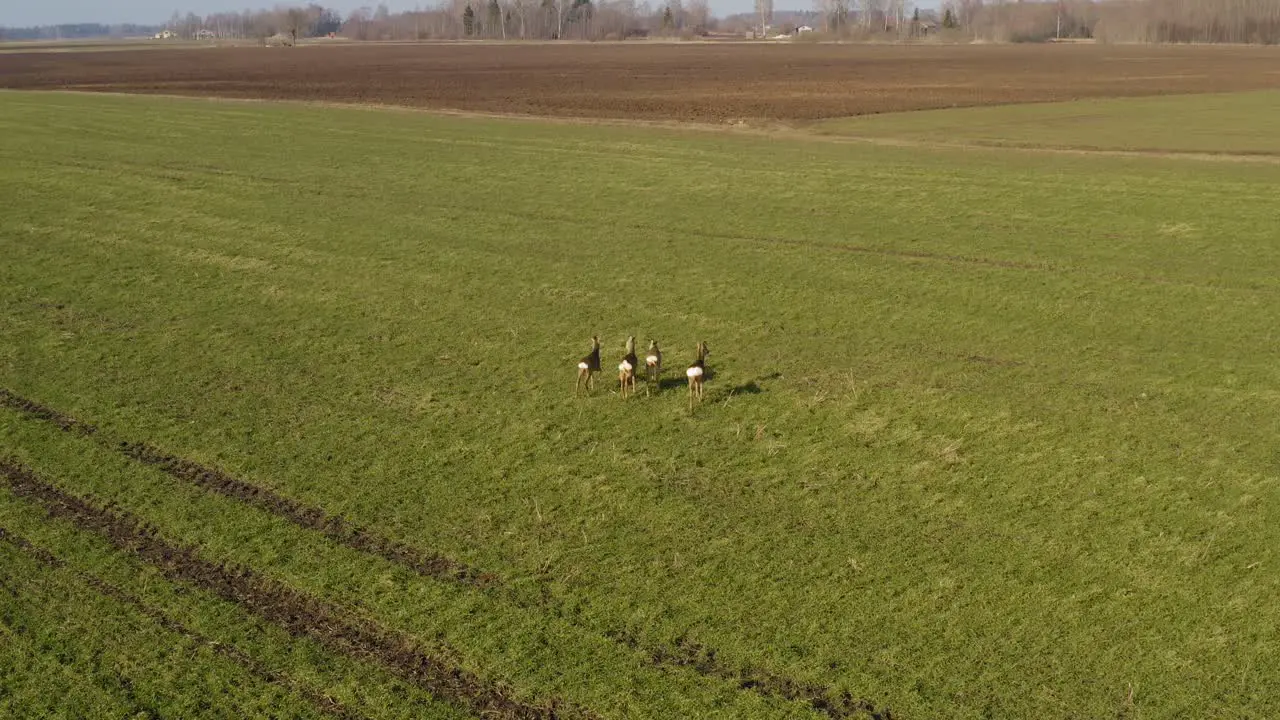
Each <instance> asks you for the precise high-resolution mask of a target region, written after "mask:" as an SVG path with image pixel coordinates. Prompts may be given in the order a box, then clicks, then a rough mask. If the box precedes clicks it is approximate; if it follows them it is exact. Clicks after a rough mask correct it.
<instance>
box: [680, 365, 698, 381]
mask: <svg viewBox="0 0 1280 720" xmlns="http://www.w3.org/2000/svg"><path fill="white" fill-rule="evenodd" d="M684 374H685V375H688V376H689V377H690V378H691V379H692V378H700V377H702V368H700V367H691V368H689V369H688V370H685V371H684Z"/></svg>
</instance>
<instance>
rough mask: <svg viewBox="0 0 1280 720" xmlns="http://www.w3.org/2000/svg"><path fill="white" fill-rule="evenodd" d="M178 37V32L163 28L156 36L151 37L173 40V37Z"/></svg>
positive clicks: (153, 38)
mask: <svg viewBox="0 0 1280 720" xmlns="http://www.w3.org/2000/svg"><path fill="white" fill-rule="evenodd" d="M176 37H178V34H177V33H175V32H174V31H172V30H161V31H160V32H158V33H156V34H155V36H153V37H152V38H151V39H152V40H172V39H173V38H176Z"/></svg>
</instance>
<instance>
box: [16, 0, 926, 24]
mask: <svg viewBox="0 0 1280 720" xmlns="http://www.w3.org/2000/svg"><path fill="white" fill-rule="evenodd" d="M278 1H280V0H105V1H104V0H0V25H7V26H9V27H26V26H28V25H57V24H59V23H70V22H100V23H106V24H113V23H123V22H132V23H139V24H153V23H154V24H159V23H163V22H164V21H165V20H168V19H169V16H170V15H172V14H173V11H174V10H178V11H181V12H183V13H186V12H187V11H188V10H189V11H191V12H194V13H196V14H197V15H206V14H208V13H211V12H223V11H226V10H244V9H246V8H251V9H257V8H262V7H271V6H273V5H275V4H276V3H277V2H278ZM317 2H319V3H320V4H321V5H324V6H325V7H331V8H334V9H336V10H339V11H341V12H342V14H343V15H345V14H347V13H348V12H350V11H351V10H354V9H356V8H358V7H360V6H361V5H368V6H371V7H376V6H377V4H378V0H368V1H366V2H362V1H361V0H329V1H328V2H326V1H325V0H317ZM650 2H651V3H652V4H654V5H658V4H659V0H650ZM386 3H387V7H389V8H390V9H391V10H392V11H393V12H394V11H399V10H412V9H413V8H414V6H415V5H420V6H427V5H434V4H435V1H434V0H418V1H417V2H416V3H415V2H414V0H386ZM918 4H919V5H922V6H926V7H931V6H933V5H934V4H935V3H934V2H929V1H925V2H919V3H918ZM754 6H755V0H711V10H712V11H713V12H715V14H717V15H726V14H731V13H737V12H747V11H749V10H751V9H752V8H753V7H754ZM773 6H774V7H775V8H777V9H779V10H782V9H788V10H790V9H795V10H808V9H811V8H812V7H813V0H774V1H773Z"/></svg>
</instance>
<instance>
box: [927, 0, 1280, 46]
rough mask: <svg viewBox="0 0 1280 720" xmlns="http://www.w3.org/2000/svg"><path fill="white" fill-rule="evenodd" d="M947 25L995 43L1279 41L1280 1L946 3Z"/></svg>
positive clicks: (1000, 0) (990, 0)
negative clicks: (1085, 39)
mask: <svg viewBox="0 0 1280 720" xmlns="http://www.w3.org/2000/svg"><path fill="white" fill-rule="evenodd" d="M942 20H943V24H944V25H946V26H949V27H950V28H952V29H954V30H955V31H957V32H958V33H963V34H968V35H971V36H972V37H973V38H974V39H980V40H989V41H993V42H1035V41H1042V40H1048V39H1054V38H1062V39H1072V38H1091V39H1096V40H1101V41H1106V42H1145V43H1254V44H1267V45H1270V44H1277V43H1280V0H1052V1H1050V2H1011V1H1009V0H985V1H984V0H947V2H945V3H944V5H943V18H942Z"/></svg>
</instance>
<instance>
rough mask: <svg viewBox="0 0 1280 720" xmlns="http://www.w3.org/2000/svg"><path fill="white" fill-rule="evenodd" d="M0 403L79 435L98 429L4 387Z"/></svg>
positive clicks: (92, 432)
mask: <svg viewBox="0 0 1280 720" xmlns="http://www.w3.org/2000/svg"><path fill="white" fill-rule="evenodd" d="M0 405H3V406H5V407H10V408H13V409H14V410H17V411H18V412H21V413H23V414H25V415H27V416H28V417H31V418H34V419H36V420H44V421H45V422H51V423H53V424H54V425H57V426H58V427H60V428H62V429H63V430H67V431H71V432H74V433H76V434H77V435H83V436H85V437H88V436H90V435H92V434H94V433H95V432H97V431H98V429H97V428H96V427H94V426H92V425H90V424H89V423H84V422H80V421H79V420H76V419H75V418H73V417H71V416H70V415H64V414H63V413H60V412H58V411H57V410H54V409H53V408H50V407H47V406H45V405H41V404H40V403H37V402H35V401H33V400H28V399H26V398H24V397H21V396H19V395H14V394H13V393H11V392H9V391H8V390H6V389H4V388H0Z"/></svg>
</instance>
